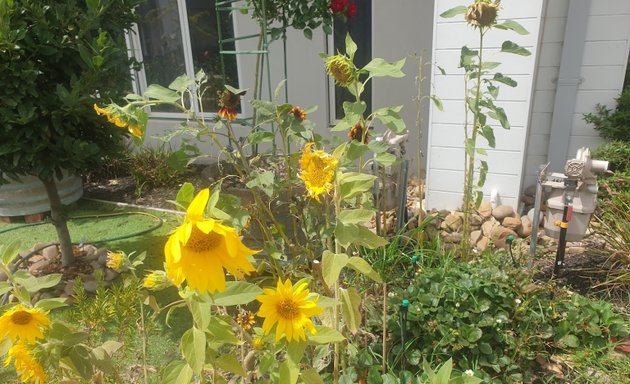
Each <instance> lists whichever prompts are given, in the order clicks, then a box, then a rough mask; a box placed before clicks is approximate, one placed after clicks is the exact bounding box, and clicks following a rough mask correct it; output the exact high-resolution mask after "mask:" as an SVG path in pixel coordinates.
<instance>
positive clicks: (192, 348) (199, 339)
mask: <svg viewBox="0 0 630 384" xmlns="http://www.w3.org/2000/svg"><path fill="white" fill-rule="evenodd" d="M181 348H182V354H183V355H184V359H186V362H187V363H188V365H190V368H192V370H193V372H194V373H196V374H197V375H199V374H200V373H201V370H202V369H203V365H204V363H205V362H206V334H205V332H203V331H201V330H199V329H197V328H195V327H192V328H191V329H189V330H187V331H186V332H184V335H182V340H181Z"/></svg>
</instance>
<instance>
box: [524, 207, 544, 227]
mask: <svg viewBox="0 0 630 384" xmlns="http://www.w3.org/2000/svg"><path fill="white" fill-rule="evenodd" d="M527 217H529V222H530V223H533V222H534V208H532V209H530V210H529V212H527ZM544 220H545V213H544V212H542V211H541V212H540V217H539V222H538V226H539V227H540V226H541V225H543V222H544Z"/></svg>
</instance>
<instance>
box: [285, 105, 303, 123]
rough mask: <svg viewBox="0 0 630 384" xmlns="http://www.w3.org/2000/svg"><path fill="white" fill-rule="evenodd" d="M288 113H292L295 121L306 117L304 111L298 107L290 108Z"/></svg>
mask: <svg viewBox="0 0 630 384" xmlns="http://www.w3.org/2000/svg"><path fill="white" fill-rule="evenodd" d="M289 115H292V116H293V117H294V118H295V120H297V121H304V119H306V112H305V111H304V110H303V109H302V108H300V107H293V108H291V110H290V111H289Z"/></svg>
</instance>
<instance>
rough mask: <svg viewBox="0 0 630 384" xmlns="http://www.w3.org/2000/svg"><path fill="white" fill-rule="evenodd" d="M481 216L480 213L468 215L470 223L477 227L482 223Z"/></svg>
mask: <svg viewBox="0 0 630 384" xmlns="http://www.w3.org/2000/svg"><path fill="white" fill-rule="evenodd" d="M483 221H484V219H483V217H481V215H477V214H472V215H471V216H470V225H472V226H473V227H479V226H481V224H483Z"/></svg>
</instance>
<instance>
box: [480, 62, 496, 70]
mask: <svg viewBox="0 0 630 384" xmlns="http://www.w3.org/2000/svg"><path fill="white" fill-rule="evenodd" d="M499 65H501V63H500V62H497V61H484V62H483V63H481V69H495V68H496V67H498V66H499Z"/></svg>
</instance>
